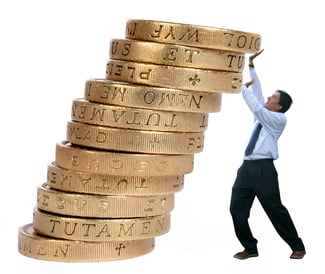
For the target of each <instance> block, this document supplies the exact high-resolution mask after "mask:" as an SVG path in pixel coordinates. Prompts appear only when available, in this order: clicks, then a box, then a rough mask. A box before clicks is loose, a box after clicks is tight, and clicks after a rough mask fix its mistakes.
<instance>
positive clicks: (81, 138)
mask: <svg viewBox="0 0 325 274" xmlns="http://www.w3.org/2000/svg"><path fill="white" fill-rule="evenodd" d="M66 139H67V141H69V142H70V143H72V144H75V145H79V146H85V147H91V148H99V149H104V150H116V151H129V152H137V153H159V154H193V153H199V152H202V150H203V145H204V133H203V132H163V131H149V130H147V131H144V130H134V129H124V128H123V129H122V128H111V127H101V126H94V125H89V124H84V123H77V122H68V123H67V137H66Z"/></svg>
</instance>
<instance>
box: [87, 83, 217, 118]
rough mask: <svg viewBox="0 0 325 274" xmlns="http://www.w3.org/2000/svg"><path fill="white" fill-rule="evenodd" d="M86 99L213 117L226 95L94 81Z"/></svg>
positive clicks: (88, 84) (88, 86)
mask: <svg viewBox="0 0 325 274" xmlns="http://www.w3.org/2000/svg"><path fill="white" fill-rule="evenodd" d="M84 95H85V96H84V97H85V99H87V100H89V101H93V102H97V103H103V104H112V105H120V106H128V107H137V108H145V109H157V110H170V111H182V112H199V113H210V112H219V111H220V110H221V101H222V93H217V92H214V93H212V92H201V91H191V90H179V89H173V88H165V87H151V86H146V85H137V84H131V83H125V82H116V81H110V80H106V79H90V80H87V81H86V84H85V92H84Z"/></svg>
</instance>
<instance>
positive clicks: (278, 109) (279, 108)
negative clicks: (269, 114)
mask: <svg viewBox="0 0 325 274" xmlns="http://www.w3.org/2000/svg"><path fill="white" fill-rule="evenodd" d="M282 108H283V106H281V105H279V104H278V105H277V106H276V109H277V111H278V112H280V110H281V109H282Z"/></svg>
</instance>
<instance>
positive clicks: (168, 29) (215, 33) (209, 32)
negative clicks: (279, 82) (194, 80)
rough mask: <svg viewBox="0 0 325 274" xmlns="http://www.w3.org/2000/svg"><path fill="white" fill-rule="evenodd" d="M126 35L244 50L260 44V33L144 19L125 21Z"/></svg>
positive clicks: (257, 49)
mask: <svg viewBox="0 0 325 274" xmlns="http://www.w3.org/2000/svg"><path fill="white" fill-rule="evenodd" d="M125 38H128V39H135V40H144V41H153V42H162V43H169V44H179V45H188V46H195V47H202V48H212V49H218V50H227V51H234V52H241V53H255V52H257V51H259V50H260V48H261V36H260V35H259V34H256V33H251V32H246V31H239V30H232V29H224V28H214V27H208V26H198V25H191V24H181V23H174V22H163V21H153V20H142V19H130V20H128V21H127V22H126V28H125Z"/></svg>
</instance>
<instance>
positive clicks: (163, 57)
mask: <svg viewBox="0 0 325 274" xmlns="http://www.w3.org/2000/svg"><path fill="white" fill-rule="evenodd" d="M144 53H145V54H144ZM109 57H110V58H111V59H118V60H125V61H134V62H140V63H152V64H160V65H169V66H180V67H188V68H199V69H211V70H224V71H233V72H242V71H243V69H244V65H245V54H244V53H237V52H231V51H224V50H215V49H207V48H198V47H189V46H182V45H177V44H166V43H156V42H147V41H138V40H130V39H112V40H111V42H110V51H109Z"/></svg>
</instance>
